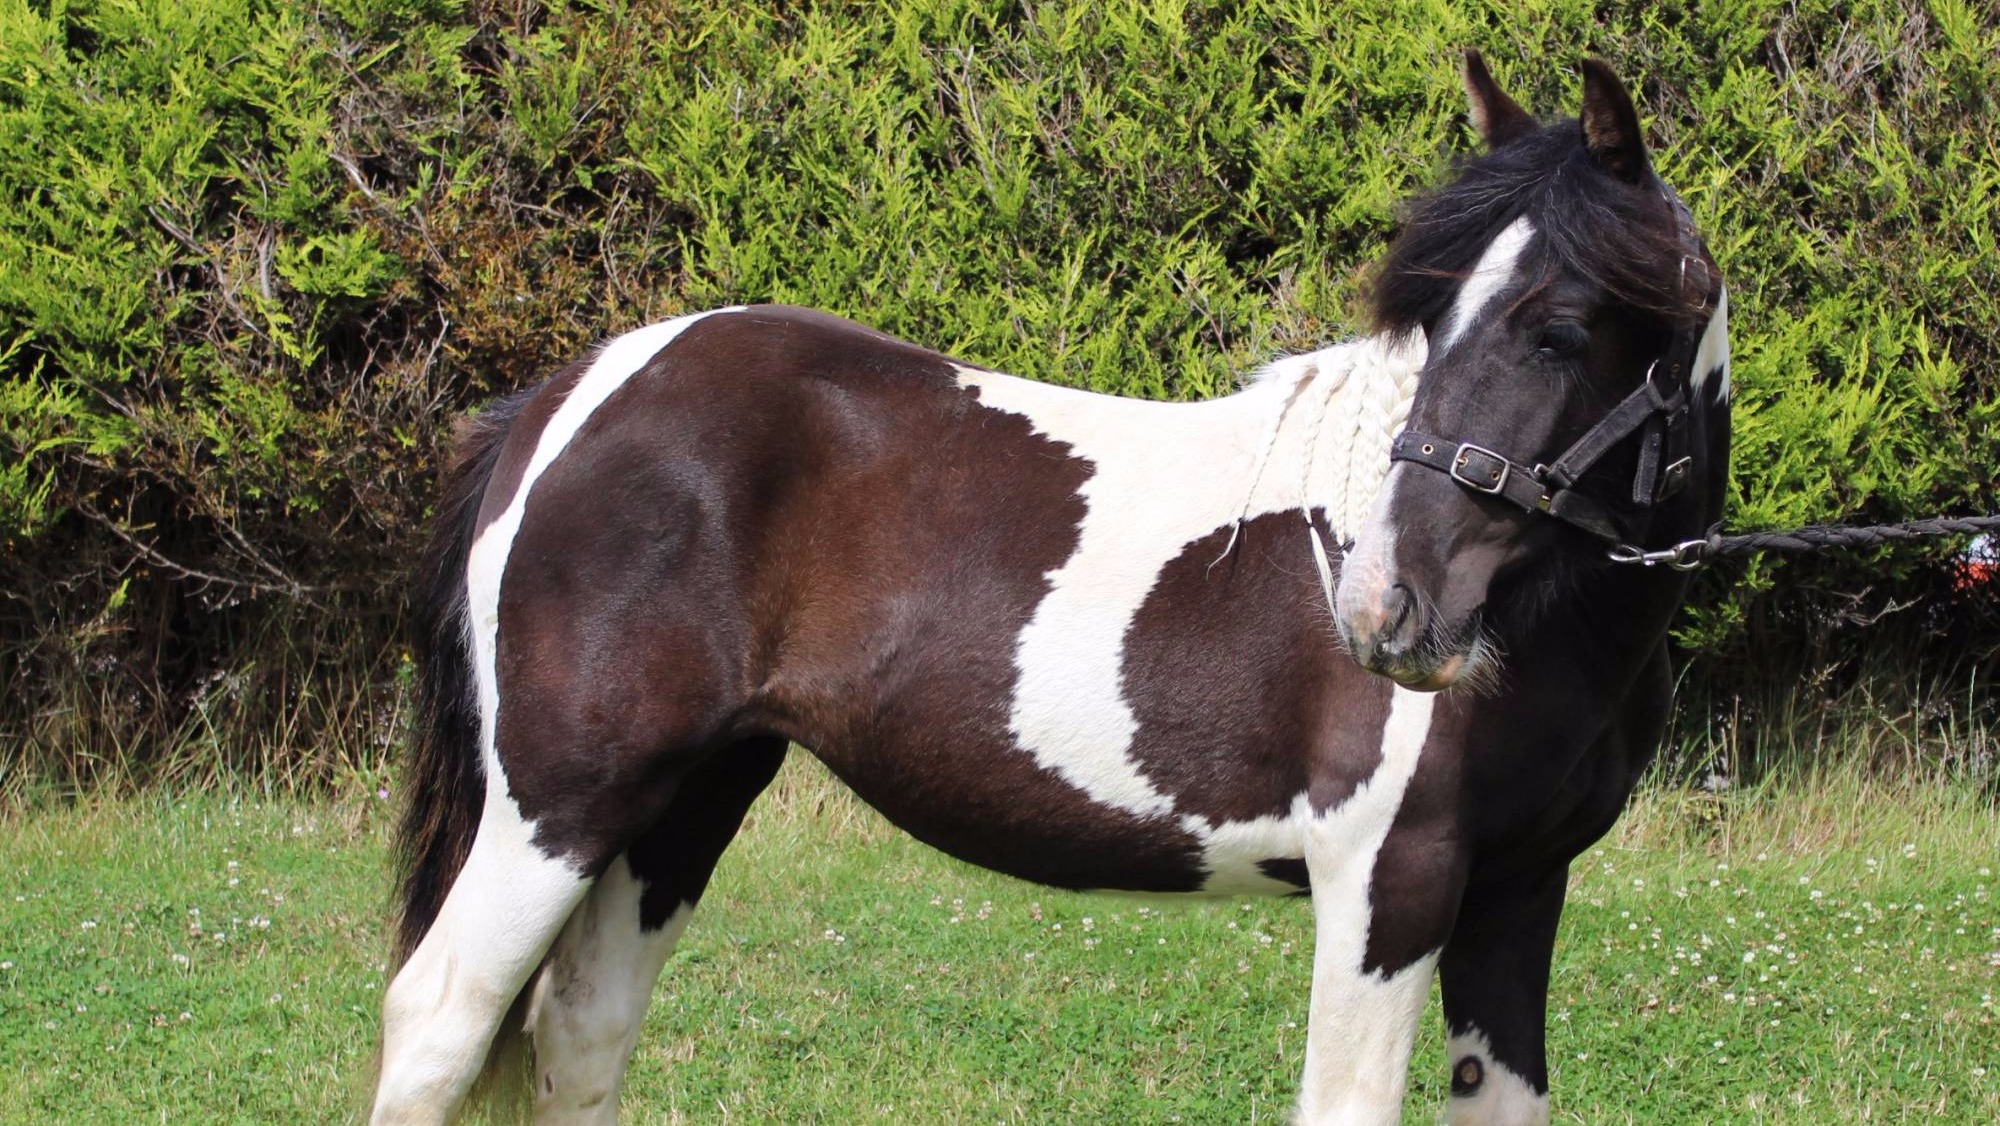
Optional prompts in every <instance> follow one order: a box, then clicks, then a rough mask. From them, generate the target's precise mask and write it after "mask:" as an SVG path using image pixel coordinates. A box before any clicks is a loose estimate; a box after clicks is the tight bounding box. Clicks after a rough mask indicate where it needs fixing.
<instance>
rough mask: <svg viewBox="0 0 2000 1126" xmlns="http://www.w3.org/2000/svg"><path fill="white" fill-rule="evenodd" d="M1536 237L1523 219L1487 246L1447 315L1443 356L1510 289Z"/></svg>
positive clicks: (1442, 333)
mask: <svg viewBox="0 0 2000 1126" xmlns="http://www.w3.org/2000/svg"><path fill="white" fill-rule="evenodd" d="M1534 235H1535V225H1534V224H1533V223H1530V222H1529V221H1528V217H1527V216H1525V215H1523V216H1521V217H1520V218H1519V219H1516V220H1514V221H1513V222H1512V223H1509V224H1507V226H1506V228H1505V229H1503V230H1502V231H1501V232H1500V233H1499V234H1497V235H1495V236H1493V241H1492V242H1490V243H1487V244H1486V251H1485V253H1483V254H1481V255H1480V256H1479V264H1478V265H1476V266H1474V267H1473V268H1472V275H1471V276H1470V277H1468V278H1466V279H1465V284H1464V285H1462V286H1460V287H1459V290H1458V299H1457V300H1456V301H1453V302H1452V305H1451V311H1450V312H1449V313H1446V314H1445V318H1444V328H1443V330H1441V331H1440V332H1439V334H1438V346H1437V350H1438V352H1439V354H1443V353H1445V352H1448V351H1450V350H1451V346H1452V345H1453V344H1456V343H1458V339H1459V337H1461V336H1464V335H1465V333H1466V330H1467V329H1470V328H1471V327H1472V325H1473V322H1475V321H1477V320H1478V319H1479V313H1480V311H1481V310H1482V309H1484V308H1485V307H1486V305H1487V303H1488V302H1490V301H1492V300H1493V298H1494V297H1495V296H1496V295H1498V294H1499V293H1500V291H1501V290H1503V289H1505V288H1506V287H1507V282H1508V281H1509V280H1510V279H1512V278H1513V276H1514V270H1515V267H1516V265H1517V264H1518V263H1519V261H1520V258H1521V252H1522V251H1523V250H1526V249H1527V248H1528V240H1529V239H1531V238H1533V237H1534Z"/></svg>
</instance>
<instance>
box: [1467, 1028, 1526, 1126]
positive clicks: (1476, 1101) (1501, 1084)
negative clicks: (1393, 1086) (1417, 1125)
mask: <svg viewBox="0 0 2000 1126" xmlns="http://www.w3.org/2000/svg"><path fill="white" fill-rule="evenodd" d="M1445 1059H1446V1061H1447V1062H1448V1063H1449V1064H1450V1065H1451V1066H1452V1067H1453V1068H1456V1067H1458V1066H1459V1064H1461V1063H1463V1062H1464V1061H1465V1060H1467V1059H1475V1060H1478V1061H1479V1069H1480V1076H1481V1078H1480V1083H1479V1087H1478V1089H1477V1090H1475V1091H1473V1092H1472V1093H1471V1094H1470V1095H1453V1096H1452V1097H1451V1105H1450V1109H1449V1110H1448V1111H1447V1112H1446V1118H1445V1121H1446V1123H1447V1124H1448V1126H1548V1121H1549V1097H1548V1095H1546V1094H1543V1093H1541V1092H1539V1091H1536V1090H1535V1088H1534V1087H1533V1086H1531V1085H1530V1084H1529V1083H1528V1081H1527V1080H1526V1079H1524V1078H1522V1077H1521V1076H1519V1075H1516V1074H1514V1073H1513V1072H1512V1071H1510V1070H1508V1069H1507V1068H1505V1067H1503V1066H1501V1065H1500V1064H1498V1063H1495V1062H1494V1061H1493V1044H1492V1042H1491V1041H1489V1040H1487V1039H1486V1034H1485V1033H1484V1032H1481V1031H1479V1030H1478V1029H1477V1028H1469V1029H1467V1030H1466V1031H1464V1032H1461V1033H1456V1034H1454V1035H1453V1036H1451V1038H1450V1039H1449V1040H1448V1041H1447V1042H1446V1044H1445Z"/></svg>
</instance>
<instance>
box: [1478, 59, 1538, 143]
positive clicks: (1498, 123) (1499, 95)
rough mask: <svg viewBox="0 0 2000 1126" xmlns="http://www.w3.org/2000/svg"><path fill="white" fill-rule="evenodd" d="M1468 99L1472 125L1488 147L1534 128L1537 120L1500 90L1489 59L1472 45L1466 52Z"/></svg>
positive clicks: (1521, 135)
mask: <svg viewBox="0 0 2000 1126" xmlns="http://www.w3.org/2000/svg"><path fill="white" fill-rule="evenodd" d="M1465 102H1466V114H1467V116H1469V117H1471V118H1472V127H1473V128H1474V129H1477V130H1479V136H1480V137H1481V138H1482V139H1484V140H1485V141H1486V147H1487V148H1489V149H1497V148H1499V147H1500V146H1501V145H1504V144H1506V143H1507V142H1509V141H1511V140H1514V139H1515V138H1517V137H1523V136H1526V135H1527V134H1529V133H1531V132H1533V131H1534V128H1535V119H1534V118H1533V117H1531V116H1529V114H1528V111H1527V110H1524V109H1522V108H1521V107H1520V105H1519V103H1517V102H1515V101H1514V99H1512V98H1510V97H1508V96H1507V92H1506V91H1504V90H1502V89H1500V84H1499V83H1498V82H1495V81H1493V72H1492V71H1490V70H1487V69H1486V60H1485V59H1482V58H1480V57H1479V52H1478V51H1475V50H1472V49H1471V48H1467V49H1466V52H1465Z"/></svg>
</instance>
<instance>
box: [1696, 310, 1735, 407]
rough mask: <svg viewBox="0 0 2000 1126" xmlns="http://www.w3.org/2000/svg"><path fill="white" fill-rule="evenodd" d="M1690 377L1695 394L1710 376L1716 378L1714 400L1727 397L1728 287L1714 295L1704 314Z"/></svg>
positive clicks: (1719, 400) (1698, 392) (1699, 391)
mask: <svg viewBox="0 0 2000 1126" xmlns="http://www.w3.org/2000/svg"><path fill="white" fill-rule="evenodd" d="M1689 377H1690V378H1691V379H1693V381H1694V390H1695V394H1697V395H1699V394H1700V393H1701V391H1702V388H1703V387H1704V386H1705V385H1706V384H1707V383H1708V381H1709V380H1710V379H1719V382H1717V383H1716V385H1715V401H1716V402H1721V401H1722V400H1724V399H1727V398H1728V397H1729V290H1728V289H1727V288H1724V289H1723V290H1722V291H1721V293H1720V294H1719V295H1717V297H1716V299H1715V312H1713V313H1710V314H1709V315H1708V327H1707V328H1704V329H1702V331H1701V343H1699V344H1697V345H1695V350H1694V371H1693V372H1691V373H1689Z"/></svg>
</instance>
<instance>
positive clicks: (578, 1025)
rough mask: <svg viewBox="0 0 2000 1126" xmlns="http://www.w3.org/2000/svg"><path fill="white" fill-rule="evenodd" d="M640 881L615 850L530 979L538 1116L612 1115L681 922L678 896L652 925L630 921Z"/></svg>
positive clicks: (546, 1125)
mask: <svg viewBox="0 0 2000 1126" xmlns="http://www.w3.org/2000/svg"><path fill="white" fill-rule="evenodd" d="M644 892H645V885H644V884H643V883H641V882H640V881H639V880H637V879H635V878H634V877H633V875H632V869H631V865H630V864H629V863H627V861H626V860H625V859H624V858H623V857H621V858H619V859H618V860H617V861H615V862H614V863H613V864H612V865H611V867H610V869H609V870H607V871H606V872H605V873H604V876H603V877H602V878H600V879H599V880H598V881H597V883H596V885H595V886H593V887H592V888H591V889H590V894H589V895H588V896H586V897H584V901H583V903H582V904H581V905H579V906H578V907H577V909H576V911H575V913H574V914H572V915H571V916H570V919H569V923H568V924H567V925H566V926H564V927H563V931H562V934H561V935H560V936H559V937H558V938H557V939H556V942H555V945H554V946H553V947H552V948H550V950H549V956H548V959H547V962H546V963H545V964H544V966H543V967H542V972H541V974H540V976H539V977H538V978H537V979H536V981H535V989H534V998H533V1002H532V1005H531V1008H530V1010H529V1015H528V1027H529V1028H530V1029H531V1030H533V1032H534V1037H535V1122H536V1123H537V1126H553V1124H562V1126H587V1124H605V1126H609V1124H612V1123H616V1122H617V1121H618V1091H619V1088H620V1087H621V1086H622V1085H623V1084H624V1081H625V1068H626V1065H627V1064H628V1063H629V1061H630V1060H631V1058H632V1050H633V1049H634V1048H636V1047H638V1045H639V1031H640V1029H641V1028H642V1027H643V1026H644V1025H645V1021H646V1007H647V1005H648V1003H649V1002H651V1000H652V998H653V983H654V982H655V981H656V980H658V979H659V976H660V970H661V969H662V968H663V967H664V966H665V965H666V964H667V958H668V957H669V956H670V955H671V954H673V952H674V945H675V944H676V943H678V942H679V941H680V937H681V934H682V932H683V931H685V930H687V925H688V920H689V919H691V918H693V916H694V907H693V906H692V905H691V904H686V903H683V904H681V905H680V906H679V907H678V908H676V909H675V911H674V913H673V914H672V915H669V916H668V917H667V920H666V923H665V925H664V926H662V927H661V928H660V929H658V930H650V931H649V930H641V929H640V927H639V901H640V898H641V897H642V895H643V894H644Z"/></svg>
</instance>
